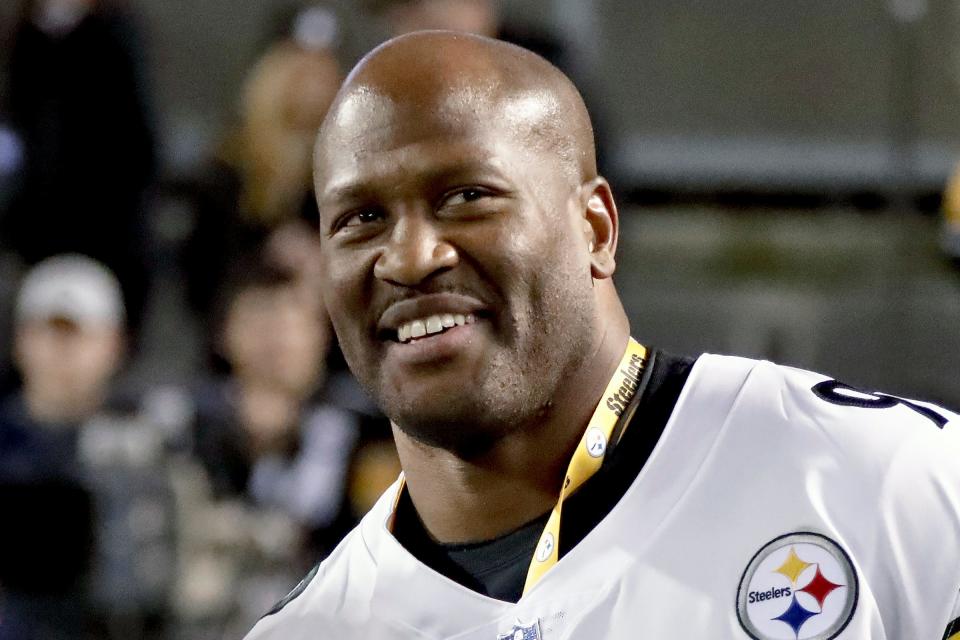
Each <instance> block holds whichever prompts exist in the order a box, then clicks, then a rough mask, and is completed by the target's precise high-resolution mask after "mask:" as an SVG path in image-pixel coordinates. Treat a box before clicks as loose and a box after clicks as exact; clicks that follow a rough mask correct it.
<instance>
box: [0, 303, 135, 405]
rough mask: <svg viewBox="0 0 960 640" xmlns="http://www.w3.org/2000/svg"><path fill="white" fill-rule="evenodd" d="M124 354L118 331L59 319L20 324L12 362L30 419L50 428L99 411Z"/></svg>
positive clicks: (37, 320)
mask: <svg viewBox="0 0 960 640" xmlns="http://www.w3.org/2000/svg"><path fill="white" fill-rule="evenodd" d="M123 355H124V340H123V334H122V330H121V329H120V328H119V327H116V326H109V325H104V326H89V325H81V324H78V323H76V322H74V321H72V320H67V319H63V318H50V319H34V320H29V321H25V322H23V323H21V324H20V325H19V326H17V328H16V334H15V338H14V359H15V360H16V363H17V367H18V369H19V370H20V373H21V375H22V376H23V389H24V397H25V399H26V402H27V408H28V410H29V411H30V415H31V416H32V417H33V418H34V419H36V420H39V421H41V422H47V423H50V424H57V423H64V424H65V423H73V422H79V421H81V420H85V419H87V418H89V417H90V416H91V415H93V414H94V413H96V412H97V411H98V410H100V408H101V407H102V406H103V403H104V401H105V399H106V395H107V390H108V387H109V384H110V381H111V380H112V379H113V376H114V374H116V372H117V370H118V369H119V368H120V365H121V362H122V360H123Z"/></svg>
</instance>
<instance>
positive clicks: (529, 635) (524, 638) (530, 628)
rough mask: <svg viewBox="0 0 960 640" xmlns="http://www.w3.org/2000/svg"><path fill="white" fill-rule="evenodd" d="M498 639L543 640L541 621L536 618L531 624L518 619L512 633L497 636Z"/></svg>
mask: <svg viewBox="0 0 960 640" xmlns="http://www.w3.org/2000/svg"><path fill="white" fill-rule="evenodd" d="M497 640H541V639H540V621H539V620H534V621H533V622H532V623H530V624H523V623H522V622H520V621H519V620H517V624H515V625H513V629H512V630H511V631H510V633H505V634H503V635H502V636H497Z"/></svg>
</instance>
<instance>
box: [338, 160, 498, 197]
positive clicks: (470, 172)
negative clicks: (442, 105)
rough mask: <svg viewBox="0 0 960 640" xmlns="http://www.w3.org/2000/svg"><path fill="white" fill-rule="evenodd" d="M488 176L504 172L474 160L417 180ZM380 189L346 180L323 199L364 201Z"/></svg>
mask: <svg viewBox="0 0 960 640" xmlns="http://www.w3.org/2000/svg"><path fill="white" fill-rule="evenodd" d="M467 176H487V177H489V178H491V179H494V178H496V179H503V177H504V176H503V172H502V171H501V170H500V169H499V168H498V167H497V166H496V165H495V164H493V163H491V162H490V161H489V160H472V161H467V162H454V163H450V164H449V165H447V166H441V167H437V168H435V169H430V170H427V171H422V172H420V173H419V174H418V176H417V178H418V179H419V180H423V181H425V182H428V183H437V182H448V181H452V180H456V179H457V178H460V177H463V178H465V177H467ZM377 191H378V188H377V187H376V186H374V181H373V180H363V179H360V180H357V181H351V180H346V181H344V183H343V184H340V185H336V184H335V185H334V186H332V187H330V188H328V189H326V190H325V191H324V192H323V193H322V194H321V198H322V201H323V202H324V203H337V202H344V201H352V200H363V199H366V198H369V197H372V196H373V195H374V194H375V193H376V192H377Z"/></svg>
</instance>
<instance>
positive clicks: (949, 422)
mask: <svg viewBox="0 0 960 640" xmlns="http://www.w3.org/2000/svg"><path fill="white" fill-rule="evenodd" d="M690 377H691V380H690V385H688V386H691V389H690V390H689V395H693V396H696V397H698V398H702V397H707V398H709V397H717V396H720V397H723V398H724V399H725V400H726V402H727V403H728V405H729V409H730V411H736V410H739V411H740V412H761V413H762V414H763V415H764V416H765V417H767V418H770V417H775V418H776V420H775V421H776V422H780V423H802V425H803V426H805V427H806V428H808V429H813V430H819V429H822V428H830V429H833V430H836V431H841V432H844V431H849V432H852V433H856V434H859V436H860V437H862V438H864V439H866V440H871V441H877V444H882V443H883V442H890V441H899V440H903V439H908V440H909V439H916V438H918V437H919V438H921V439H923V436H924V435H927V436H928V437H933V438H934V439H936V438H937V437H938V436H940V435H942V439H943V440H947V441H950V442H954V441H956V440H957V439H958V438H960V435H958V433H960V416H958V415H957V414H956V413H955V412H954V411H951V410H949V409H946V408H944V407H940V406H937V405H935V404H932V403H929V402H924V401H920V400H911V399H909V398H902V397H899V396H895V395H892V394H890V393H886V392H883V391H877V390H873V389H866V388H857V387H855V386H853V385H850V384H847V383H845V382H842V381H839V380H835V379H833V378H831V377H829V376H826V375H823V374H820V373H815V372H812V371H806V370H803V369H797V368H794V367H788V366H783V365H777V364H774V363H771V362H767V361H762V360H751V359H748V358H737V357H731V356H717V355H704V356H701V357H700V358H699V359H698V361H697V364H696V365H695V367H694V369H693V371H692V372H691V376H690ZM771 413H773V414H775V415H774V416H770V415H769V414H771ZM897 444H899V442H897ZM948 446H949V445H948Z"/></svg>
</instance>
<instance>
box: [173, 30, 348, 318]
mask: <svg viewBox="0 0 960 640" xmlns="http://www.w3.org/2000/svg"><path fill="white" fill-rule="evenodd" d="M310 15H312V16H313V17H312V18H310V19H309V20H307V19H306V18H305V19H304V20H307V26H304V27H301V31H302V33H300V32H298V31H297V30H296V29H295V30H294V34H295V35H294V36H291V37H289V38H285V39H282V40H280V41H278V42H276V43H274V44H273V45H271V46H270V47H269V48H268V49H267V51H266V52H265V53H264V54H263V56H262V57H261V58H260V59H259V60H258V61H257V63H256V64H255V65H254V66H253V68H252V69H251V71H250V73H249V74H248V76H247V80H246V82H245V84H244V87H243V91H242V98H241V103H240V113H239V123H238V125H237V126H236V128H235V130H234V131H233V132H232V133H231V134H230V135H229V136H228V137H227V139H226V140H225V142H224V144H223V145H221V148H220V149H219V152H218V153H217V155H216V157H215V158H213V159H212V161H211V162H210V165H209V167H208V168H207V170H206V171H205V172H204V175H202V176H200V177H199V179H198V180H197V181H196V184H195V185H194V186H193V187H192V189H191V191H192V192H193V194H192V198H193V200H194V207H195V212H196V224H195V227H194V231H193V233H192V236H191V237H190V238H189V240H188V242H187V246H186V249H185V271H186V273H187V274H188V282H187V286H188V297H189V300H190V303H191V306H192V307H193V308H194V310H195V311H196V312H197V313H198V314H199V315H200V317H201V318H206V319H207V320H210V319H211V318H210V314H211V312H212V311H213V303H214V302H215V300H216V299H217V296H218V292H219V291H220V290H221V287H222V285H223V283H224V281H225V279H226V277H227V274H228V273H229V271H230V265H232V264H234V263H236V262H238V261H243V260H246V259H248V258H249V257H250V256H256V255H258V254H259V253H260V252H261V250H262V249H263V247H264V245H266V244H267V243H268V242H269V243H270V245H271V249H270V251H271V252H274V253H278V254H279V256H278V257H279V259H280V261H281V262H287V261H290V260H293V261H297V262H302V260H301V258H300V256H302V255H303V254H304V253H305V252H307V253H309V251H310V248H309V246H308V245H309V244H310V243H311V242H313V240H312V239H311V240H309V241H304V240H303V239H304V238H308V237H310V236H312V235H315V234H314V233H313V230H315V229H316V227H317V220H318V214H317V209H316V204H315V202H314V198H313V190H312V186H311V153H312V148H313V139H314V136H315V135H316V131H317V129H318V127H319V124H320V121H321V120H322V119H323V116H324V115H325V114H326V112H327V107H328V106H329V104H330V101H331V100H332V99H333V95H334V94H335V92H336V90H337V87H338V86H339V83H340V77H341V76H340V68H339V65H338V63H337V61H336V58H335V56H334V54H333V51H332V46H333V39H334V37H335V32H336V23H335V21H334V18H333V16H332V14H329V13H328V14H322V15H320V16H319V17H318V16H317V15H316V14H310ZM324 15H325V16H326V18H327V21H326V22H324V20H323V19H322V18H323V17H324ZM275 232H276V233H277V236H276V237H273V239H272V241H271V237H272V236H273V234H274V233H275ZM288 253H289V254H290V255H287V254H288ZM208 326H212V325H211V324H210V323H209V322H208Z"/></svg>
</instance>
